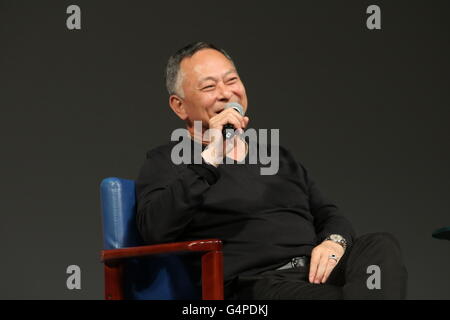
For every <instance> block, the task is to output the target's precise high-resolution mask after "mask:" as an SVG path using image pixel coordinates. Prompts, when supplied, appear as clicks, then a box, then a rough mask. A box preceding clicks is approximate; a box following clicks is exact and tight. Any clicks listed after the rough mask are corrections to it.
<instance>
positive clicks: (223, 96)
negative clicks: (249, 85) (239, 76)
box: [218, 82, 233, 102]
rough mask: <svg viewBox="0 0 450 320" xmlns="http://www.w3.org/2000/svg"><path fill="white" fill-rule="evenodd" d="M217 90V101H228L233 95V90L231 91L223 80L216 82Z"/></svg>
mask: <svg viewBox="0 0 450 320" xmlns="http://www.w3.org/2000/svg"><path fill="white" fill-rule="evenodd" d="M218 92H219V97H218V99H219V101H224V102H228V101H230V99H231V97H232V96H233V92H231V89H230V88H229V87H228V86H227V85H226V84H224V83H223V82H221V83H219V84H218Z"/></svg>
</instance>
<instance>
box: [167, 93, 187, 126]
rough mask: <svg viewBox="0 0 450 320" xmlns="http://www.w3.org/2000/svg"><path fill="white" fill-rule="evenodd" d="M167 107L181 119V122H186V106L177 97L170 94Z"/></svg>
mask: <svg viewBox="0 0 450 320" xmlns="http://www.w3.org/2000/svg"><path fill="white" fill-rule="evenodd" d="M169 106H170V108H172V110H173V112H175V113H176V115H177V116H178V117H179V118H180V119H181V120H186V119H187V117H188V115H187V113H186V108H185V107H186V105H185V103H184V102H183V100H182V99H181V98H180V97H178V96H177V95H175V94H172V95H171V96H170V97H169Z"/></svg>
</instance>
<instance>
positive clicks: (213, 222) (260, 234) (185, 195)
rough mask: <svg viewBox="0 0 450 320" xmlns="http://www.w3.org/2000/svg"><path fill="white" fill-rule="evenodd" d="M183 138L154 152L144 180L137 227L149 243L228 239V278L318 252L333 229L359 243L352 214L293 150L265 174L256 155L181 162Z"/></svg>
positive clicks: (283, 153) (141, 178)
mask: <svg viewBox="0 0 450 320" xmlns="http://www.w3.org/2000/svg"><path fill="white" fill-rule="evenodd" d="M176 143H177V142H171V143H169V144H166V145H163V146H160V147H157V148H155V149H153V150H151V151H149V152H148V153H147V160H146V161H145V163H144V165H143V166H142V168H141V170H140V173H139V177H138V179H137V181H136V193H137V206H138V207H137V225H138V229H139V231H140V233H141V235H142V237H143V239H144V241H146V242H147V243H149V244H155V243H165V242H174V241H188V240H196V239H208V238H218V239H221V240H222V241H223V254H224V278H225V281H228V280H231V279H233V278H234V277H235V276H236V275H239V274H241V275H253V274H256V273H258V272H262V271H265V270H269V269H275V268H277V267H278V266H281V265H283V264H285V263H287V262H288V261H289V260H290V258H292V257H296V256H301V255H310V254H311V250H312V249H313V248H314V247H315V246H316V245H318V244H319V243H320V242H322V241H323V240H324V238H325V237H326V236H327V235H329V234H332V233H337V234H340V235H342V236H344V237H345V238H346V239H347V241H348V242H349V245H351V243H352V241H353V237H354V231H353V229H352V227H351V225H350V223H349V222H348V220H347V219H345V218H344V217H343V216H342V215H340V214H339V209H338V208H337V206H336V205H335V204H333V203H332V202H330V201H329V200H327V199H325V198H324V197H323V196H322V194H321V193H320V192H319V189H318V188H317V186H316V184H315V183H314V182H313V180H312V179H311V177H310V175H309V174H308V172H307V170H306V169H305V167H304V166H303V165H301V164H300V163H298V162H297V161H295V159H294V157H293V156H292V154H291V153H290V152H289V151H288V150H286V149H285V148H283V147H280V151H279V155H280V157H279V158H280V162H279V171H278V173H277V174H276V175H261V174H260V168H261V166H263V165H261V164H259V161H258V164H249V155H247V157H246V159H245V161H242V162H245V164H242V163H240V164H238V163H235V164H222V165H219V166H218V167H217V168H215V167H214V166H211V165H208V164H206V163H203V164H188V165H186V164H180V165H175V164H173V162H172V161H171V150H172V147H173V146H174V145H175V144H176ZM193 143H197V142H193ZM260 147H262V146H258V148H260ZM268 150H270V146H269V149H268ZM250 151H251V150H250ZM192 158H193V156H192ZM266 166H267V165H266Z"/></svg>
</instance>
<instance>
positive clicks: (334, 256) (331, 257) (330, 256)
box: [328, 254, 338, 262]
mask: <svg viewBox="0 0 450 320" xmlns="http://www.w3.org/2000/svg"><path fill="white" fill-rule="evenodd" d="M328 259H333V260H334V261H336V262H338V257H337V255H335V254H330V255H329V256H328Z"/></svg>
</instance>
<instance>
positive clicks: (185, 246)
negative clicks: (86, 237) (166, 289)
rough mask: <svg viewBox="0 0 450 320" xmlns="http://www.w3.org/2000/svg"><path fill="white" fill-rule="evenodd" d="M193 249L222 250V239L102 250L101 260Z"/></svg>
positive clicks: (190, 250)
mask: <svg viewBox="0 0 450 320" xmlns="http://www.w3.org/2000/svg"><path fill="white" fill-rule="evenodd" d="M192 251H222V241H221V240H218V239H206V240H194V241H184V242H173V243H164V244H155V245H149V246H139V247H130V248H121V249H110V250H102V252H101V261H102V262H105V261H110V260H117V259H125V258H136V257H142V256H148V255H153V254H161V253H171V252H192Z"/></svg>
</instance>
